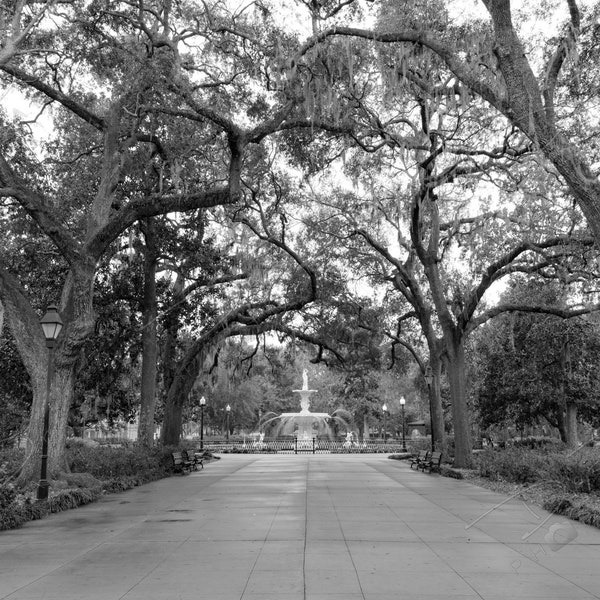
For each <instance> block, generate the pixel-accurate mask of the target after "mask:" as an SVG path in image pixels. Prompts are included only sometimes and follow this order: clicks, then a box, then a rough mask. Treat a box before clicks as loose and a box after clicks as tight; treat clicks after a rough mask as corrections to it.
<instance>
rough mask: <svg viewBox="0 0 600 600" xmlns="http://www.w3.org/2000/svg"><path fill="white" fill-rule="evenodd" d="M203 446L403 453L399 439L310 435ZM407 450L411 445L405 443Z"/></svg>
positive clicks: (257, 450)
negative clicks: (339, 437) (338, 438)
mask: <svg viewBox="0 0 600 600" xmlns="http://www.w3.org/2000/svg"><path fill="white" fill-rule="evenodd" d="M204 448H205V449H206V450H210V451H211V452H216V453H233V454H268V453H277V454H353V453H354V454H361V453H362V454H369V453H398V452H402V442H396V441H394V440H387V441H384V440H365V441H363V442H348V441H344V440H330V439H320V438H312V439H311V440H297V439H295V438H292V439H289V438H286V439H279V438H278V439H269V440H264V441H262V442H261V441H248V440H246V441H244V440H230V441H229V442H227V441H220V440H219V441H217V440H215V441H206V440H205V441H204ZM407 450H408V452H411V451H412V449H411V445H410V443H408V442H407Z"/></svg>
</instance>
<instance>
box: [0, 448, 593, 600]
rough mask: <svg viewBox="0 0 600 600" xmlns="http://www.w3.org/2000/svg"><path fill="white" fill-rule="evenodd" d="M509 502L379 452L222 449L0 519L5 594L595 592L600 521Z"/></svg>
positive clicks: (202, 598) (434, 596) (259, 599)
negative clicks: (44, 512) (168, 471)
mask: <svg viewBox="0 0 600 600" xmlns="http://www.w3.org/2000/svg"><path fill="white" fill-rule="evenodd" d="M506 500H507V496H503V495H500V494H496V493H493V492H491V491H489V490H486V489H483V488H479V487H476V486H474V485H472V484H469V483H467V482H465V481H457V480H454V479H449V478H445V477H441V476H439V475H437V474H432V475H429V474H426V473H422V472H416V471H413V470H411V469H410V468H409V467H408V464H406V463H405V462H401V461H395V460H389V459H388V458H387V456H386V455H384V454H373V455H369V454H349V455H340V454H329V455H326V454H323V455H319V454H317V455H312V454H310V455H300V454H299V455H260V454H257V455H243V454H242V455H236V454H223V455H222V458H221V460H215V461H210V462H208V463H206V466H205V468H204V470H201V471H198V472H193V473H191V474H189V475H185V476H174V477H170V478H167V479H163V480H160V481H157V482H154V483H150V484H147V485H144V486H142V487H139V488H136V489H133V490H129V491H127V492H123V493H120V494H113V495H109V496H106V497H105V498H103V499H102V500H100V501H99V502H97V503H94V504H90V505H87V506H83V507H81V508H78V509H75V510H70V511H66V512H63V513H59V514H55V515H51V516H49V517H47V518H45V519H43V520H41V521H35V522H31V523H28V524H26V525H25V526H24V527H23V528H21V529H16V530H12V531H5V532H0V598H1V599H10V600H42V599H43V600H118V599H119V600H120V599H123V600H192V599H193V600H363V599H365V600H400V599H407V600H442V599H443V600H448V599H450V600H475V599H484V600H500V599H508V598H517V599H519V598H527V599H538V598H539V599H540V600H541V599H543V600H553V599H560V600H579V599H592V598H600V530H598V529H595V528H593V527H589V526H586V525H582V524H580V523H577V522H574V521H569V520H568V519H565V518H564V517H561V516H558V515H551V514H550V513H547V512H545V511H543V510H542V509H540V508H537V507H534V506H532V505H529V504H525V503H524V502H522V501H520V500H518V499H511V500H509V501H506Z"/></svg>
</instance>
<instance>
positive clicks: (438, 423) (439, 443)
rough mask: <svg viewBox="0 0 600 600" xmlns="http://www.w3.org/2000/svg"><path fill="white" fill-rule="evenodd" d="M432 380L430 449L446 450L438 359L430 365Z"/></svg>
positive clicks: (430, 388) (430, 392) (430, 387)
mask: <svg viewBox="0 0 600 600" xmlns="http://www.w3.org/2000/svg"><path fill="white" fill-rule="evenodd" d="M433 364H434V363H432V365H433ZM432 375H433V380H432V382H431V385H430V386H429V390H428V391H429V411H430V414H431V430H432V436H433V444H432V446H433V448H432V450H435V451H438V452H446V438H445V431H444V410H443V408H442V396H441V393H440V391H441V390H440V382H441V364H440V361H439V360H436V361H435V366H432Z"/></svg>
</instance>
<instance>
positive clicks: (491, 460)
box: [477, 447, 547, 483]
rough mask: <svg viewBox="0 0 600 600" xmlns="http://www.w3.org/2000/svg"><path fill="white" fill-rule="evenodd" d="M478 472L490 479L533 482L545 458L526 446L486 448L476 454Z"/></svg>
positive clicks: (544, 462) (536, 479)
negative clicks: (502, 448)
mask: <svg viewBox="0 0 600 600" xmlns="http://www.w3.org/2000/svg"><path fill="white" fill-rule="evenodd" d="M477 459H478V464H479V473H480V475H481V476H482V477H488V478H490V479H492V480H500V479H503V480H506V481H511V482H514V483H533V482H535V481H538V480H539V479H540V472H543V470H544V467H545V466H546V464H547V459H546V458H545V457H543V456H541V455H540V454H538V453H536V452H533V451H532V450H529V449H526V448H522V447H521V448H519V447H512V448H507V449H505V450H494V449H491V448H489V449H486V450H483V451H482V452H480V453H479V454H478V456H477Z"/></svg>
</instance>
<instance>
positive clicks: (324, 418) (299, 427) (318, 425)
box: [262, 369, 348, 449]
mask: <svg viewBox="0 0 600 600" xmlns="http://www.w3.org/2000/svg"><path fill="white" fill-rule="evenodd" d="M292 391H293V392H294V393H296V394H300V412H289V413H281V414H280V415H275V416H269V418H267V419H266V420H264V421H263V423H262V425H263V426H264V425H267V424H268V423H272V422H275V421H278V422H279V424H278V427H277V430H276V432H275V435H276V436H277V435H279V434H280V433H284V434H289V433H294V434H295V436H296V443H297V448H298V449H311V448H312V444H313V438H315V437H316V436H317V434H319V433H324V434H326V435H328V436H330V437H331V427H330V422H331V421H332V420H335V421H339V422H340V423H341V424H343V425H345V426H346V428H347V427H348V423H347V420H346V419H344V418H342V416H341V414H340V413H342V412H344V413H345V412H346V411H343V410H342V409H338V410H336V411H335V412H334V413H333V415H330V414H328V413H320V412H311V411H310V397H311V395H312V394H315V393H316V392H317V390H311V389H309V387H308V372H307V371H306V369H304V370H303V371H302V389H300V390H292ZM272 414H273V413H271V415H272ZM292 428H293V429H292Z"/></svg>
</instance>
